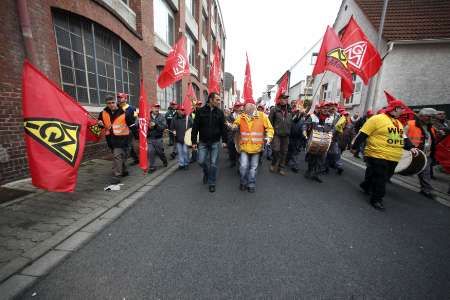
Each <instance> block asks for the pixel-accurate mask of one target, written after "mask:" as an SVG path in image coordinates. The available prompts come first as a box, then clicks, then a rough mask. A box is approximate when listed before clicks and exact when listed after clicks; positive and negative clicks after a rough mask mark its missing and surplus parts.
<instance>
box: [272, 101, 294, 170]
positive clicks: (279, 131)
mask: <svg viewBox="0 0 450 300" xmlns="http://www.w3.org/2000/svg"><path fill="white" fill-rule="evenodd" d="M288 99H289V96H288V95H281V99H280V100H279V101H280V102H279V103H278V104H277V106H275V107H274V108H273V109H272V110H271V111H270V114H269V120H270V123H271V124H272V126H273V129H274V130H275V135H274V137H273V140H272V153H273V154H272V156H273V158H272V165H271V166H270V171H271V172H273V173H279V174H280V175H286V171H285V170H284V169H285V167H286V159H287V153H288V147H289V135H290V134H291V126H292V116H291V110H290V107H289V104H288Z"/></svg>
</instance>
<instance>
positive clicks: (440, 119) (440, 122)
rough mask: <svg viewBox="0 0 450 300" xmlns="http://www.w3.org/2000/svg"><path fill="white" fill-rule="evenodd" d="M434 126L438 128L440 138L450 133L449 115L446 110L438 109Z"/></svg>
mask: <svg viewBox="0 0 450 300" xmlns="http://www.w3.org/2000/svg"><path fill="white" fill-rule="evenodd" d="M433 126H434V128H435V129H436V133H437V134H438V137H439V140H442V139H443V138H444V137H446V136H447V135H449V134H450V126H449V125H448V121H447V117H446V115H445V111H442V110H438V111H436V115H435V116H434V122H433Z"/></svg>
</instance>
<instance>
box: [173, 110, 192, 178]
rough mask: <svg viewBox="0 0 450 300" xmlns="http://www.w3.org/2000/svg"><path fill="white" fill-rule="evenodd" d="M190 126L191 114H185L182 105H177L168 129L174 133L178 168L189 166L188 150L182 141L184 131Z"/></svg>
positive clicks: (185, 168)
mask: <svg viewBox="0 0 450 300" xmlns="http://www.w3.org/2000/svg"><path fill="white" fill-rule="evenodd" d="M191 127H192V118H191V116H186V115H185V110H184V107H183V106H182V105H178V106H177V111H176V114H175V116H174V117H173V119H172V122H171V123H170V130H171V131H172V132H173V133H174V135H175V142H176V147H177V153H178V169H179V170H188V168H189V152H188V148H187V145H186V144H185V143H184V135H185V133H186V130H187V129H189V128H191Z"/></svg>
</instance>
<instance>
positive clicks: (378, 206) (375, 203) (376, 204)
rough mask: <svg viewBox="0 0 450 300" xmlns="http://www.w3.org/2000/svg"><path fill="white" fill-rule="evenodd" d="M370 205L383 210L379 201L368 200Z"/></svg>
mask: <svg viewBox="0 0 450 300" xmlns="http://www.w3.org/2000/svg"><path fill="white" fill-rule="evenodd" d="M370 205H372V207H373V208H375V209H376V210H380V211H383V210H384V209H385V208H384V205H383V203H381V202H380V201H373V202H370Z"/></svg>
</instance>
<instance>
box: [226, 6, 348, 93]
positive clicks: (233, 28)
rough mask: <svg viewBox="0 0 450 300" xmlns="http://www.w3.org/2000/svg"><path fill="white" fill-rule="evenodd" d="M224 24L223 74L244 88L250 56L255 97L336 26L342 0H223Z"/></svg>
mask: <svg viewBox="0 0 450 300" xmlns="http://www.w3.org/2000/svg"><path fill="white" fill-rule="evenodd" d="M219 2H220V6H221V9H222V14H223V19H224V23H225V32H226V36H227V40H226V49H225V51H226V53H225V71H226V72H230V73H231V74H233V75H234V78H235V80H236V83H237V88H238V89H239V90H241V93H242V87H243V84H244V82H243V80H244V71H245V52H246V51H247V53H248V58H249V61H250V68H251V74H252V82H253V97H254V98H255V99H257V98H258V97H260V96H261V93H262V92H263V91H264V90H265V87H266V85H267V84H274V83H275V82H276V80H278V79H279V78H280V77H281V76H282V75H283V73H284V72H285V71H286V70H287V69H289V68H290V67H291V66H292V65H293V64H294V63H295V62H296V61H297V60H298V59H299V58H300V57H301V56H302V55H303V54H304V53H305V52H306V51H307V50H308V49H309V48H311V46H312V45H313V44H314V43H315V42H317V40H318V39H320V38H321V36H322V35H323V34H324V33H325V30H326V26H327V25H333V23H334V20H335V18H336V15H337V13H338V10H339V7H340V4H341V0H276V1H273V0H219Z"/></svg>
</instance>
